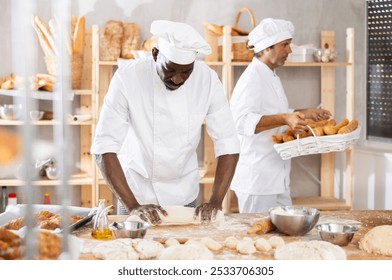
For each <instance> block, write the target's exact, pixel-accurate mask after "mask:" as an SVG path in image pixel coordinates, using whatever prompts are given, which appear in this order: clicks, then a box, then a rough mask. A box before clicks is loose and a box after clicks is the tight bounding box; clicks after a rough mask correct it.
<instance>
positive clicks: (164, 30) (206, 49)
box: [150, 20, 211, 65]
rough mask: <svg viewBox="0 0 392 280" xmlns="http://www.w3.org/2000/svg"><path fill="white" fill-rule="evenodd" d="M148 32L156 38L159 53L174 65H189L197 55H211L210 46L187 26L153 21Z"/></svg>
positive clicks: (171, 22)
mask: <svg viewBox="0 0 392 280" xmlns="http://www.w3.org/2000/svg"><path fill="white" fill-rule="evenodd" d="M150 31H151V33H152V34H153V35H156V36H157V37H158V49H159V51H160V52H161V53H162V54H163V55H164V56H166V57H167V58H168V59H169V60H170V61H172V62H174V63H177V64H182V65H185V64H190V63H192V62H194V61H195V59H196V55H197V53H201V54H204V55H208V54H210V53H211V47H210V45H209V44H208V43H207V42H206V41H205V40H204V38H203V37H201V35H200V34H199V33H198V32H197V31H196V30H195V29H194V28H193V27H192V26H190V25H188V24H185V23H181V22H173V21H168V20H155V21H153V22H152V24H151V29H150Z"/></svg>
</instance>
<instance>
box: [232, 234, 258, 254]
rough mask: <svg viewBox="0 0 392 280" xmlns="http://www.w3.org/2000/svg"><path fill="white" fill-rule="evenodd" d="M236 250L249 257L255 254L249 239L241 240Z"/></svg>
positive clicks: (251, 241)
mask: <svg viewBox="0 0 392 280" xmlns="http://www.w3.org/2000/svg"><path fill="white" fill-rule="evenodd" d="M236 249H237V251H238V252H239V253H240V254H243V255H251V254H253V253H256V248H255V245H254V242H253V240H252V239H251V238H249V237H244V238H243V239H242V240H240V241H238V243H237V246H236Z"/></svg>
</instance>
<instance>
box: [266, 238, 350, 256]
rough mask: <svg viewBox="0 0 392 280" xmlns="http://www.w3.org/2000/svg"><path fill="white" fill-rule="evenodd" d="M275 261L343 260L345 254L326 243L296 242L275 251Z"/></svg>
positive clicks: (336, 247) (314, 241)
mask: <svg viewBox="0 0 392 280" xmlns="http://www.w3.org/2000/svg"><path fill="white" fill-rule="evenodd" d="M274 256H275V259H277V260H345V259H346V258H347V257H346V252H345V251H344V250H343V249H342V248H340V247H339V246H338V245H334V244H332V243H329V242H327V241H319V240H312V241H296V242H292V243H289V244H286V245H283V246H280V247H279V248H277V249H276V251H275V255H274Z"/></svg>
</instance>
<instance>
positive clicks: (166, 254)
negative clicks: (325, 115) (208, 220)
mask: <svg viewBox="0 0 392 280" xmlns="http://www.w3.org/2000/svg"><path fill="white" fill-rule="evenodd" d="M158 259H159V260H213V259H214V254H213V253H212V252H211V251H210V250H208V249H207V248H206V247H205V246H204V245H202V244H197V243H191V244H179V245H173V246H170V247H167V248H165V249H163V251H162V252H161V254H160V255H159V256H158Z"/></svg>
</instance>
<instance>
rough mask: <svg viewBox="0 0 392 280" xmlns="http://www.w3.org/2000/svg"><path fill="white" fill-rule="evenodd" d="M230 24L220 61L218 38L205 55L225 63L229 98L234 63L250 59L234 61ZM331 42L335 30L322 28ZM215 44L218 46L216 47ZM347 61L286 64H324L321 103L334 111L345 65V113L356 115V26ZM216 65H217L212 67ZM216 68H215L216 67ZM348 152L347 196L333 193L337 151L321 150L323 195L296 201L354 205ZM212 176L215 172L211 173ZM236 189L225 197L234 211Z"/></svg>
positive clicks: (348, 153) (330, 207)
mask: <svg viewBox="0 0 392 280" xmlns="http://www.w3.org/2000/svg"><path fill="white" fill-rule="evenodd" d="M231 29H232V27H231V26H224V27H223V38H222V61H217V59H218V57H219V55H218V53H217V52H218V47H217V42H209V43H210V44H211V46H213V53H212V54H211V55H210V56H208V57H207V58H206V63H207V64H208V65H211V66H215V65H219V66H222V73H221V74H222V83H223V85H224V88H225V91H226V93H227V98H228V99H230V98H231V94H232V90H233V88H234V84H235V81H234V69H233V68H234V67H238V66H239V67H244V66H247V65H248V64H249V63H250V62H248V61H232V57H233V53H232V37H231ZM326 44H328V45H329V46H331V47H334V46H335V34H334V31H322V32H321V46H325V45H326ZM214 46H215V47H214ZM346 55H347V58H346V61H345V62H329V63H323V62H304V63H299V62H298V63H297V62H296V63H293V62H291V63H290V62H287V63H286V64H285V66H286V67H320V68H321V76H320V79H321V103H322V105H323V108H325V109H328V110H330V111H331V113H332V114H334V112H335V68H336V67H346V117H347V118H348V119H350V120H351V119H353V118H354V29H353V28H348V29H346ZM212 68H214V67H212ZM214 69H215V68H214ZM206 145H207V146H206V147H205V149H206V150H209V147H208V145H209V142H206ZM345 153H346V164H345V169H346V170H345V171H346V172H345V175H346V177H347V181H346V191H345V196H346V198H345V200H340V199H336V198H335V197H334V190H335V186H334V153H328V154H322V155H321V159H322V160H321V178H320V179H321V184H320V196H318V197H300V198H293V203H294V204H296V205H306V206H312V207H316V208H318V209H320V210H342V209H346V210H348V209H351V207H352V187H353V182H352V177H353V168H352V166H353V151H352V148H351V149H347V150H346V151H345ZM206 160H207V161H208V162H210V161H211V162H213V161H214V156H213V154H212V155H211V154H209V153H207V158H206ZM211 176H213V174H211ZM232 195H233V193H232V192H231V191H230V192H228V194H227V197H226V198H225V205H224V209H225V211H226V212H231V211H232V208H233V206H232V205H231V203H232V200H233V199H232V197H231V196H232Z"/></svg>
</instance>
